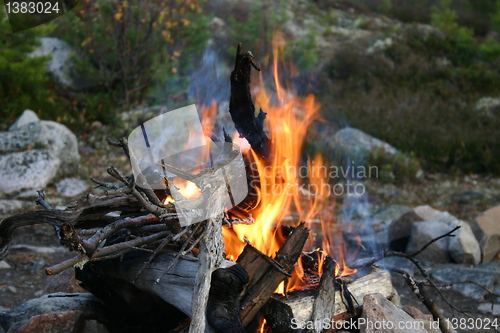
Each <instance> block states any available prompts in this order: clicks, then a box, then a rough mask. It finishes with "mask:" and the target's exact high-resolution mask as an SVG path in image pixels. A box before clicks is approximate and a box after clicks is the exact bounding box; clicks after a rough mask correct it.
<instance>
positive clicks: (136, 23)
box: [55, 0, 208, 122]
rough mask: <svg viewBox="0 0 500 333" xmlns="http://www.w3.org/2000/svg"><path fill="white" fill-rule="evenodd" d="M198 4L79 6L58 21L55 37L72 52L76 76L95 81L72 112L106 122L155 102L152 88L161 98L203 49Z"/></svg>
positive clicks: (203, 22) (103, 0)
mask: <svg viewBox="0 0 500 333" xmlns="http://www.w3.org/2000/svg"><path fill="white" fill-rule="evenodd" d="M202 1H203V0H200V1H190V2H182V1H176V0H168V1H163V0H152V1H139V0H129V1H118V0H112V1H107V0H97V1H85V2H80V5H79V6H78V7H77V8H76V9H75V10H73V11H71V12H70V13H68V14H66V15H65V16H63V17H62V18H61V19H60V21H59V25H58V27H57V30H56V31H55V35H56V36H58V37H60V38H62V39H65V40H66V41H67V42H68V43H70V44H71V45H73V46H74V47H76V49H77V50H78V53H79V56H80V57H79V58H78V59H75V60H76V62H77V66H76V70H77V73H78V74H79V75H83V76H85V77H90V78H91V79H92V80H93V81H95V82H98V85H97V86H96V87H93V88H91V89H87V90H86V91H83V92H81V93H80V94H79V95H78V98H77V99H76V101H75V109H76V112H78V113H79V114H80V116H82V115H83V117H84V118H85V119H86V120H88V121H91V120H101V121H105V122H109V121H110V120H112V119H113V110H116V109H118V108H119V109H122V110H123V109H127V108H131V107H133V106H135V105H140V104H142V103H144V101H148V100H153V102H160V101H158V100H157V99H156V98H154V97H155V96H152V95H155V94H156V93H157V92H156V91H155V87H158V86H162V89H163V91H162V93H161V94H159V93H158V96H164V95H165V86H164V85H165V83H171V82H172V84H173V85H174V84H175V85H178V81H179V80H178V78H179V77H181V78H182V77H184V79H185V77H186V76H187V73H188V72H189V71H190V70H191V68H192V66H193V64H195V63H196V59H198V56H199V54H200V53H201V52H202V50H204V48H205V45H206V41H207V39H208V32H207V29H206V27H207V18H206V17H203V15H202V14H201V12H202V6H201V2H202ZM183 89H184V91H185V86H183ZM151 97H153V98H151ZM172 97H174V96H172ZM161 102H163V100H162V101H161Z"/></svg>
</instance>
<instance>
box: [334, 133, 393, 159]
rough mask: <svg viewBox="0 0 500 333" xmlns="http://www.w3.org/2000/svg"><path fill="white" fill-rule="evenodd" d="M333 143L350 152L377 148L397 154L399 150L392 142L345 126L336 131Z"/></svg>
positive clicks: (390, 153) (361, 151)
mask: <svg viewBox="0 0 500 333" xmlns="http://www.w3.org/2000/svg"><path fill="white" fill-rule="evenodd" d="M332 145H333V147H336V148H339V149H341V150H343V151H346V152H349V153H350V154H359V153H368V152H371V151H375V150H380V151H382V150H383V151H384V152H385V154H389V155H396V154H397V152H398V150H397V149H396V148H394V147H393V146H391V145H390V144H388V143H386V142H383V141H381V140H379V139H377V138H375V137H373V136H371V135H369V134H366V133H364V132H362V131H360V130H358V129H355V128H344V129H342V130H340V131H338V132H337V133H335V135H334V136H333V143H332Z"/></svg>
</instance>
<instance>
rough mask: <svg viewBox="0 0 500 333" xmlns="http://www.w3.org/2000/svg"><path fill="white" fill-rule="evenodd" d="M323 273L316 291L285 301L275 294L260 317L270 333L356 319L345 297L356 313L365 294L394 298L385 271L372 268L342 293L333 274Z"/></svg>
mask: <svg viewBox="0 0 500 333" xmlns="http://www.w3.org/2000/svg"><path fill="white" fill-rule="evenodd" d="M327 269H328V270H331V269H330V268H329V267H326V268H325V272H327ZM325 272H324V273H323V276H322V279H321V282H320V285H319V288H318V289H317V290H316V291H313V292H311V290H310V289H307V290H298V291H295V292H292V293H290V294H289V295H288V297H286V296H281V295H277V294H274V295H273V296H272V297H271V299H270V300H269V302H268V303H267V304H266V306H265V307H264V309H263V313H264V317H265V318H266V321H267V322H268V323H269V324H270V326H271V327H272V328H273V332H278V333H280V332H291V331H294V329H293V328H294V326H295V325H293V324H294V323H295V324H296V325H297V324H300V323H305V322H311V321H313V322H314V321H315V320H320V321H323V320H324V319H325V318H326V319H328V320H329V319H333V320H335V321H338V320H346V319H348V318H350V317H352V316H354V315H356V313H352V309H348V308H349V303H348V301H347V299H346V298H347V297H352V299H353V300H354V304H355V307H356V309H357V308H358V307H360V306H362V305H363V297H364V296H365V295H366V294H372V293H380V294H382V295H384V297H386V298H388V299H392V298H393V297H395V296H396V295H397V294H396V291H395V290H394V287H393V286H392V282H391V275H390V273H389V272H387V271H385V270H381V269H378V268H373V269H372V271H371V272H369V273H368V274H367V275H365V276H363V277H360V278H357V279H355V280H353V281H352V282H351V283H346V284H345V286H344V288H345V289H343V290H342V288H340V285H339V286H338V287H339V288H335V286H334V284H333V283H331V282H333V281H332V278H331V277H332V276H333V274H331V272H328V273H327V274H326V273H325ZM346 279H349V277H347V278H346ZM335 284H337V283H335ZM335 289H341V290H335ZM331 303H334V306H333V311H332V312H330V313H329V312H328V311H330V310H331V309H332V307H331ZM356 309H355V311H356ZM295 327H296V326H295ZM314 332H321V331H314Z"/></svg>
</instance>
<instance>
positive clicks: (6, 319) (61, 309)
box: [0, 293, 113, 333]
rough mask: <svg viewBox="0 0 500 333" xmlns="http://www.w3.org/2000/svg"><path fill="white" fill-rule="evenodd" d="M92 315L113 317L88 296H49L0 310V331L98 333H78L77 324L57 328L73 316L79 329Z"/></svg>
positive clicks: (93, 297) (97, 301)
mask: <svg viewBox="0 0 500 333" xmlns="http://www.w3.org/2000/svg"><path fill="white" fill-rule="evenodd" d="M96 314H100V315H102V316H104V317H106V316H113V314H112V313H110V311H109V310H108V309H107V308H106V307H105V306H104V304H103V303H102V302H101V301H100V300H99V299H98V298H97V297H95V296H94V295H92V294H88V293H87V294H66V293H55V294H49V295H44V296H42V297H39V298H35V299H31V300H29V301H27V302H25V303H23V304H21V305H19V306H17V307H15V308H12V309H7V310H4V311H1V312H0V332H1V330H2V329H3V330H5V331H6V332H7V331H8V332H17V331H18V330H19V329H22V332H75V333H76V332H78V333H83V332H101V331H86V330H82V329H81V328H78V325H67V327H61V325H63V326H64V324H65V323H67V322H68V321H67V319H69V318H68V317H67V316H69V317H70V318H73V317H75V316H77V318H76V319H78V320H75V321H73V322H74V323H77V322H79V323H80V326H81V324H83V321H84V320H85V319H87V318H89V316H90V317H91V318H92V316H93V317H95V316H96ZM110 318H112V317H110ZM70 323H71V322H70ZM39 325H40V326H39ZM102 332H104V331H102Z"/></svg>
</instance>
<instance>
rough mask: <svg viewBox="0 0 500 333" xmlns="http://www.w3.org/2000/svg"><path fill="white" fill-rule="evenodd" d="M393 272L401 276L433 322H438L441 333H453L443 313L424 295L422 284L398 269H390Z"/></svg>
mask: <svg viewBox="0 0 500 333" xmlns="http://www.w3.org/2000/svg"><path fill="white" fill-rule="evenodd" d="M392 271H393V272H395V273H398V274H401V275H402V276H403V277H404V278H405V280H406V283H407V284H408V286H410V288H411V290H412V291H413V293H414V294H415V295H416V296H417V297H418V299H420V301H421V302H422V303H423V304H424V305H425V307H426V308H427V310H429V312H430V313H431V314H432V317H433V318H434V320H435V321H438V323H439V328H440V329H441V332H443V333H455V331H454V330H453V329H450V328H449V325H448V321H447V320H446V318H445V317H444V316H443V313H442V312H441V310H440V309H439V308H438V307H437V306H436V303H434V302H433V301H432V300H431V299H430V298H429V297H428V296H427V294H426V292H425V290H424V288H423V283H422V282H416V281H415V280H414V279H413V278H412V277H411V276H410V274H408V273H406V272H405V271H402V270H399V269H392Z"/></svg>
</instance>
